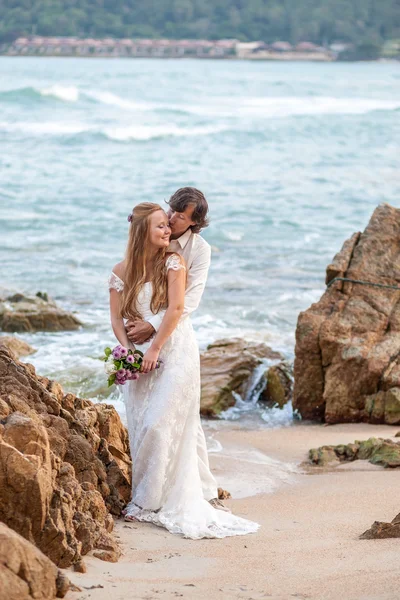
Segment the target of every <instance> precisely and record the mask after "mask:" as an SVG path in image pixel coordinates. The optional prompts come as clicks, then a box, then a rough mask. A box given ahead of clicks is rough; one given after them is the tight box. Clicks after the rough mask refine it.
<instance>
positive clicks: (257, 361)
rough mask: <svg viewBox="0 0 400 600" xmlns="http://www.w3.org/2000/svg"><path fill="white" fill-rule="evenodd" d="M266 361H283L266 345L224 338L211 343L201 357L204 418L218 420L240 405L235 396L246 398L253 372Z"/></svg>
mask: <svg viewBox="0 0 400 600" xmlns="http://www.w3.org/2000/svg"><path fill="white" fill-rule="evenodd" d="M264 359H277V360H279V359H282V355H281V354H279V352H274V351H273V350H272V349H271V348H270V347H269V346H267V345H266V344H262V343H254V342H246V341H245V340H242V339H239V338H232V339H222V340H218V341H217V342H214V343H213V344H210V345H209V346H208V347H207V350H206V351H205V352H203V354H202V355H201V360H200V364H201V405H200V411H201V414H202V415H203V416H207V417H214V416H217V415H218V414H219V413H220V412H222V411H223V410H226V409H227V408H229V407H230V406H234V405H235V403H236V399H235V394H239V395H240V396H241V397H242V398H246V396H247V395H248V393H249V392H250V390H251V387H252V384H253V383H254V382H253V377H252V376H253V373H254V370H255V369H256V367H258V366H259V365H261V364H262V363H263V360H264Z"/></svg>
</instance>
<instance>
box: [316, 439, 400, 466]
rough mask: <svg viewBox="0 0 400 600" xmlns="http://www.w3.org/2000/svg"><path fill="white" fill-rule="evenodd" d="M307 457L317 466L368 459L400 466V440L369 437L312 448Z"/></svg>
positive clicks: (371, 461)
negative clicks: (363, 439)
mask: <svg viewBox="0 0 400 600" xmlns="http://www.w3.org/2000/svg"><path fill="white" fill-rule="evenodd" d="M308 457H309V460H310V462H311V463H313V464H316V465H319V466H325V465H326V464H328V463H332V462H346V461H347V462H348V461H353V460H369V462H370V463H372V464H374V465H382V466H383V467H386V468H396V467H400V442H393V441H392V440H384V439H382V438H369V439H368V440H365V441H355V442H354V444H340V445H338V446H321V447H320V448H313V449H312V450H310V451H309V455H308Z"/></svg>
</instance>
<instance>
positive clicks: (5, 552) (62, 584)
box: [0, 523, 69, 600]
mask: <svg viewBox="0 0 400 600" xmlns="http://www.w3.org/2000/svg"><path fill="white" fill-rule="evenodd" d="M68 589H69V581H68V578H67V577H66V576H65V575H64V573H62V571H60V570H59V569H58V568H57V567H56V565H55V564H54V563H52V562H51V560H49V559H48V558H47V557H46V556H45V555H44V554H43V553H42V552H40V550H38V549H37V548H35V546H34V545H33V544H31V543H30V542H28V541H27V540H26V539H24V538H23V537H22V536H20V535H18V533H16V532H15V531H13V530H12V529H10V528H9V527H7V526H6V525H4V523H0V597H1V598H4V600H5V599H7V600H33V599H35V600H51V598H64V596H65V594H66V593H67V591H68Z"/></svg>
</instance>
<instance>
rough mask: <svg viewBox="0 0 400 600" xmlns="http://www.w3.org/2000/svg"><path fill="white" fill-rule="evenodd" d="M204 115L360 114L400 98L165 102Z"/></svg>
mask: <svg viewBox="0 0 400 600" xmlns="http://www.w3.org/2000/svg"><path fill="white" fill-rule="evenodd" d="M164 108H166V109H176V110H181V111H182V112H186V113H189V114H193V115H197V116H204V117H210V118H214V117H221V118H223V117H228V118H229V117H233V118H239V117H253V116H254V117H264V118H284V117H292V116H294V117H295V116H307V115H311V116H312V115H330V114H337V115H353V114H354V115H356V114H357V115H358V114H360V115H361V114H366V113H369V112H371V111H375V110H386V111H391V110H397V109H400V100H380V99H373V98H335V97H329V96H312V97H311V96H275V97H274V96H273V97H253V98H251V97H248V96H243V97H239V98H225V99H218V100H217V101H216V102H215V103H214V104H204V105H199V104H189V105H174V106H171V105H169V106H165V107H164Z"/></svg>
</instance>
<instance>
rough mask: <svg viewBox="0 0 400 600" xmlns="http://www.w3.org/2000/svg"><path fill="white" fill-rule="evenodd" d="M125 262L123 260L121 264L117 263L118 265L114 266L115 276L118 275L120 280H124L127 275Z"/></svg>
mask: <svg viewBox="0 0 400 600" xmlns="http://www.w3.org/2000/svg"><path fill="white" fill-rule="evenodd" d="M125 266H126V265H125V261H124V260H121V262H119V263H117V264H116V265H114V266H113V269H112V271H113V273H115V275H117V276H118V277H119V278H120V279H122V280H123V279H124V275H125Z"/></svg>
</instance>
